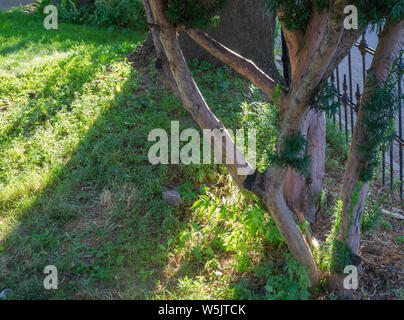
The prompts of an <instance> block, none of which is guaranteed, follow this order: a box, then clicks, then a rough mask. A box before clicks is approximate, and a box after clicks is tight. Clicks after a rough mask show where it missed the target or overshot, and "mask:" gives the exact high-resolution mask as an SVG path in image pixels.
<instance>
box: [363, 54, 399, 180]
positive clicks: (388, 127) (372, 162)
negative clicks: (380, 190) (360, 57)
mask: <svg viewBox="0 0 404 320" xmlns="http://www.w3.org/2000/svg"><path fill="white" fill-rule="evenodd" d="M403 54H404V50H403V51H402V52H401V54H400V56H399V58H397V60H396V62H395V63H394V66H393V69H392V70H391V72H390V75H389V77H388V79H387V80H386V81H385V83H384V84H383V86H379V85H377V83H376V77H375V75H374V70H372V69H370V70H369V71H368V72H369V79H370V81H369V82H368V83H367V85H366V86H367V90H370V95H369V98H368V99H367V101H366V102H365V104H364V106H363V109H364V110H365V111H366V113H365V121H364V123H365V126H366V127H367V136H366V139H364V141H365V142H364V143H363V144H362V145H361V146H360V149H359V150H360V152H361V153H362V154H363V155H364V156H365V157H366V166H365V167H364V168H363V169H362V170H361V172H360V177H359V178H360V180H361V181H363V182H367V181H370V180H371V179H372V176H373V171H374V169H375V168H376V167H377V164H378V160H377V156H376V155H377V152H378V151H379V149H380V148H384V147H385V145H386V144H387V143H388V142H389V141H391V139H393V137H394V128H395V126H394V114H395V113H396V112H397V109H398V105H399V104H398V101H399V100H400V99H401V100H402V99H403V98H404V97H403V96H399V95H398V91H397V82H398V81H399V79H401V76H402V75H401V73H402V70H400V68H397V64H398V61H400V60H399V59H400V58H401V56H402V55H403Z"/></svg>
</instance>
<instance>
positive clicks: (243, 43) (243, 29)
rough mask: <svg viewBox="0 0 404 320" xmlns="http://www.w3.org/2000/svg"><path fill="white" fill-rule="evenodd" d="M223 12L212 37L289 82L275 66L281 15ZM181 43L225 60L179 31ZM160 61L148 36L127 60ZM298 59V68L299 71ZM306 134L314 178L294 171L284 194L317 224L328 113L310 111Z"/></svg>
mask: <svg viewBox="0 0 404 320" xmlns="http://www.w3.org/2000/svg"><path fill="white" fill-rule="evenodd" d="M219 14H220V23H219V24H218V26H217V27H215V28H209V29H208V30H207V33H208V34H209V35H210V36H212V38H214V39H216V40H217V41H218V42H220V43H222V44H224V45H225V46H226V47H228V48H231V49H232V50H233V51H235V52H237V53H239V54H240V55H241V56H243V57H245V58H247V59H250V60H252V61H253V62H254V63H255V64H256V65H257V66H258V67H259V68H260V69H261V70H263V71H264V72H265V73H266V74H268V75H269V76H270V77H272V78H273V79H274V80H275V81H276V82H277V83H282V84H285V83H286V82H285V80H284V79H283V78H282V77H281V76H280V75H279V72H278V70H277V68H276V64H275V58H274V37H275V34H274V33H275V18H276V14H275V13H274V12H268V11H267V10H265V8H264V6H263V5H262V0H233V1H228V3H227V5H226V6H225V8H224V9H223V10H222V12H220V13H219ZM179 39H180V44H181V48H182V51H183V53H184V56H185V58H186V59H187V60H188V61H192V60H194V59H197V60H200V61H207V62H209V63H212V64H215V65H223V62H222V61H220V60H219V59H217V58H215V57H214V56H213V55H211V54H210V53H209V52H207V51H206V50H205V49H204V48H202V47H201V46H199V45H198V44H197V43H195V41H193V40H192V39H190V38H189V37H188V35H187V34H186V33H185V32H181V33H180V37H179ZM296 46H297V45H296V44H295V47H296ZM284 48H286V46H285V47H284ZM296 54H297V52H293V51H292V56H291V59H293V58H295V55H296ZM155 57H156V54H155V49H154V43H153V39H152V36H151V34H149V35H148V37H147V38H146V40H145V41H144V42H143V44H142V45H141V46H139V47H138V48H137V49H136V50H135V51H134V52H132V53H131V54H130V55H129V56H128V60H129V61H130V62H131V63H132V64H133V65H134V67H135V68H140V67H145V66H148V65H149V64H150V63H151V61H152V60H153V59H154V58H155ZM295 60H296V59H294V61H293V62H294V63H293V67H295V66H294V64H295ZM303 134H304V135H305V136H307V141H308V148H307V153H308V154H310V156H311V159H313V161H312V162H311V164H310V169H309V176H308V177H303V176H302V175H300V174H299V173H297V172H295V171H294V170H292V169H291V170H289V171H288V173H287V176H286V179H285V184H284V194H285V198H286V202H287V205H288V206H289V208H290V209H292V210H293V211H300V212H302V213H303V214H304V216H305V218H306V219H307V220H308V221H310V222H314V221H315V220H316V218H317V214H318V212H319V211H320V194H321V191H322V189H323V180H324V166H325V147H324V146H325V117H324V114H322V113H316V112H310V113H309V115H308V116H307V119H306V123H305V125H304V128H303Z"/></svg>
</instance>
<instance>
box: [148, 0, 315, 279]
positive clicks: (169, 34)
mask: <svg viewBox="0 0 404 320" xmlns="http://www.w3.org/2000/svg"><path fill="white" fill-rule="evenodd" d="M143 3H144V5H145V7H147V6H149V5H150V8H151V11H152V13H153V17H148V20H149V22H151V23H154V22H153V21H155V23H156V24H157V25H158V26H159V28H160V30H159V39H158V40H156V41H161V44H162V46H163V48H164V50H165V54H166V56H167V60H168V64H169V66H170V70H171V73H172V76H173V78H174V80H175V83H176V85H177V88H178V91H179V94H180V99H181V101H182V103H183V105H184V107H185V109H187V110H188V111H189V112H190V113H191V115H192V116H193V118H194V120H195V121H196V122H197V123H198V124H199V126H200V127H201V128H209V129H217V128H220V129H221V131H222V132H224V133H225V134H226V132H227V131H226V128H224V126H223V124H222V123H221V122H220V121H219V120H218V119H217V118H216V117H215V116H214V115H213V113H212V112H211V110H210V109H209V107H208V106H207V104H206V102H205V100H204V98H203V96H202V95H201V93H200V91H199V89H198V87H197V85H196V83H195V81H194V80H193V78H192V75H191V73H190V71H189V69H188V66H187V64H186V62H185V58H184V56H183V53H182V51H181V47H180V44H179V41H178V38H177V34H176V31H175V29H174V27H173V26H172V24H170V23H169V22H168V20H167V19H166V18H165V16H164V8H165V5H164V1H163V0H143ZM146 11H147V10H146ZM225 144H228V145H230V147H231V148H232V149H233V148H234V150H235V151H236V152H238V150H237V148H236V147H235V146H234V142H233V140H232V139H231V138H230V139H226V143H225ZM228 145H227V146H226V147H224V148H225V149H227V148H228V147H229V146H228ZM235 158H236V159H239V160H238V161H236V164H235V165H229V164H227V163H226V162H224V163H225V164H226V167H227V168H228V170H229V172H230V174H231V175H232V177H233V178H234V180H235V182H236V183H237V185H238V186H239V187H240V188H243V187H244V186H245V185H246V181H247V180H248V179H249V177H251V175H248V174H247V175H240V174H239V171H238V169H239V168H240V167H242V168H245V167H250V166H249V165H248V163H247V162H246V160H245V159H244V157H243V156H242V155H241V154H239V156H236V157H235ZM250 168H251V167H250ZM285 174H286V169H284V168H277V169H275V170H274V171H269V172H268V173H267V174H265V175H261V174H257V172H256V173H255V175H253V176H255V178H258V179H253V181H252V183H253V184H254V186H252V187H251V188H250V189H251V191H253V192H255V193H256V194H257V195H258V196H260V197H262V198H264V201H265V203H266V205H267V207H268V209H269V211H270V213H271V215H272V217H273V219H274V221H275V224H276V225H277V227H278V229H279V231H280V232H281V234H282V235H283V237H284V239H285V241H286V243H287V245H288V247H289V249H290V251H291V253H292V254H293V256H294V257H295V258H296V259H297V260H298V261H299V262H300V263H302V264H303V265H304V266H307V267H308V270H309V277H310V282H311V285H312V286H316V285H317V284H318V281H319V276H318V270H317V266H316V264H315V261H314V258H313V255H312V253H311V250H310V247H309V245H308V244H307V242H306V240H305V237H304V235H303V234H302V232H301V231H300V229H299V227H298V226H297V224H296V223H295V221H294V219H293V213H292V212H291V211H290V209H289V208H288V207H287V205H286V203H285V201H284V196H283V191H282V184H283V180H284V176H285ZM258 180H259V181H258ZM256 182H259V183H256Z"/></svg>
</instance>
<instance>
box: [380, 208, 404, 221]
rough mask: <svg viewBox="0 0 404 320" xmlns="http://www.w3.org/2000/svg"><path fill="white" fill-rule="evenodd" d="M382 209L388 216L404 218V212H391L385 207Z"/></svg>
mask: <svg viewBox="0 0 404 320" xmlns="http://www.w3.org/2000/svg"><path fill="white" fill-rule="evenodd" d="M381 211H382V213H383V214H385V215H386V216H389V217H392V218H394V219H398V220H404V216H403V215H402V214H399V213H395V212H391V211H388V210H385V209H382V210H381Z"/></svg>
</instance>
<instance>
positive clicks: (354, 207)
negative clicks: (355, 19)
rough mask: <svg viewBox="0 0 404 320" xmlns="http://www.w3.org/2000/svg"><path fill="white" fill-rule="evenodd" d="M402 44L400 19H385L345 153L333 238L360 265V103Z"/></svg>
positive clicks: (363, 185)
mask: <svg viewBox="0 0 404 320" xmlns="http://www.w3.org/2000/svg"><path fill="white" fill-rule="evenodd" d="M403 47H404V21H400V22H399V23H396V24H393V23H389V22H386V24H385V26H384V30H383V32H382V33H381V34H380V36H379V43H378V46H377V49H376V53H375V55H374V58H373V61H372V65H371V67H370V69H371V70H372V72H369V73H368V78H367V80H366V84H365V91H364V93H363V96H362V101H361V105H360V109H359V113H358V118H357V121H356V125H355V130H354V134H353V137H352V143H351V147H350V150H349V155H348V164H347V169H346V171H345V177H344V185H343V189H342V191H341V200H342V202H343V208H342V218H341V224H340V227H339V230H338V235H337V240H339V241H340V242H341V243H342V244H343V245H344V246H347V247H349V248H350V249H351V250H352V253H353V255H351V260H352V264H355V265H357V264H358V265H360V258H359V257H358V254H359V249H360V234H361V224H362V217H363V210H364V207H365V201H366V195H367V192H368V188H369V182H367V181H360V172H361V171H362V170H363V169H364V168H366V167H367V166H368V163H367V161H368V160H367V157H366V156H365V155H364V154H363V153H362V151H361V150H362V146H363V145H364V144H365V143H366V142H367V139H368V136H369V134H368V132H369V128H368V125H367V119H369V115H368V114H367V112H368V111H367V110H366V109H365V108H364V106H365V105H366V104H367V103H368V102H369V101H370V99H372V88H371V87H372V86H374V85H375V84H373V83H372V82H371V81H372V80H371V78H370V77H371V74H374V75H375V77H376V85H377V86H382V85H383V83H384V81H385V80H386V79H387V77H388V74H389V72H390V70H391V68H392V65H393V62H394V59H395V58H396V57H397V55H398V52H399V50H400V48H403ZM330 284H331V286H332V288H333V289H337V290H341V289H342V281H341V276H340V275H338V274H334V275H333V276H332V277H331V281H330Z"/></svg>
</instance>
